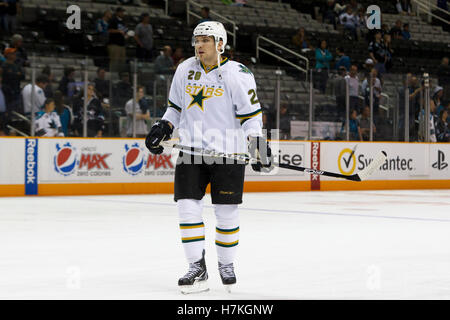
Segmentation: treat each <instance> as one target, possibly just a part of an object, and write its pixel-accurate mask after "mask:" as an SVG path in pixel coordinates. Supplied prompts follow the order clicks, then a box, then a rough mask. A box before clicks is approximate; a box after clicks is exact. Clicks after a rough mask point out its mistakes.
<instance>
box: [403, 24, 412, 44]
mask: <svg viewBox="0 0 450 320" xmlns="http://www.w3.org/2000/svg"><path fill="white" fill-rule="evenodd" d="M402 38H403V39H404V40H409V39H411V33H409V23H405V24H404V25H403V31H402Z"/></svg>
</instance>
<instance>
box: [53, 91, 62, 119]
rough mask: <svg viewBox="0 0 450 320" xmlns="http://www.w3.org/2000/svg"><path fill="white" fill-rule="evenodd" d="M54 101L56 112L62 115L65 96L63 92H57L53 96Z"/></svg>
mask: <svg viewBox="0 0 450 320" xmlns="http://www.w3.org/2000/svg"><path fill="white" fill-rule="evenodd" d="M53 99H54V100H55V106H56V112H57V113H58V114H62V113H63V111H64V95H63V93H62V92H61V91H59V90H57V91H55V93H54V94H53Z"/></svg>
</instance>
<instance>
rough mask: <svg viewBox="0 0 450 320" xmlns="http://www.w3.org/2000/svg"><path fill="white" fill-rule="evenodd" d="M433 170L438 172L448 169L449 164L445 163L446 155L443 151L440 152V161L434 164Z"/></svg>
mask: <svg viewBox="0 0 450 320" xmlns="http://www.w3.org/2000/svg"><path fill="white" fill-rule="evenodd" d="M432 166H433V168H435V169H438V170H444V169H445V168H447V167H448V163H447V162H445V153H444V152H442V151H441V150H438V159H437V161H436V162H435V163H433V165H432Z"/></svg>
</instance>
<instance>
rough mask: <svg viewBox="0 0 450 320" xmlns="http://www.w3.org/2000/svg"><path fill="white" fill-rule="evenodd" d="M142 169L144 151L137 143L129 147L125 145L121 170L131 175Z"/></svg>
mask: <svg viewBox="0 0 450 320" xmlns="http://www.w3.org/2000/svg"><path fill="white" fill-rule="evenodd" d="M143 168H144V151H143V149H142V148H140V147H139V145H138V144H137V143H135V144H133V145H132V146H131V147H129V146H128V145H127V144H125V154H124V156H123V169H124V170H125V172H128V173H129V174H132V175H137V174H139V173H140V172H141V171H142V169H143Z"/></svg>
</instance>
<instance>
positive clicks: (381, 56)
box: [369, 30, 387, 77]
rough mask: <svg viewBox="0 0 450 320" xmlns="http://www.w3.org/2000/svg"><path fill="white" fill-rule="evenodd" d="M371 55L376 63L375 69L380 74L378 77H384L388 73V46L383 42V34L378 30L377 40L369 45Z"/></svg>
mask: <svg viewBox="0 0 450 320" xmlns="http://www.w3.org/2000/svg"><path fill="white" fill-rule="evenodd" d="M369 55H370V58H372V60H373V62H374V63H375V69H376V70H377V72H378V75H379V76H380V77H382V75H383V74H384V73H385V72H386V66H385V63H386V60H387V54H386V46H385V45H384V42H383V40H382V35H381V32H380V31H379V30H378V31H376V33H375V40H374V41H372V42H371V43H370V44H369Z"/></svg>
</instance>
